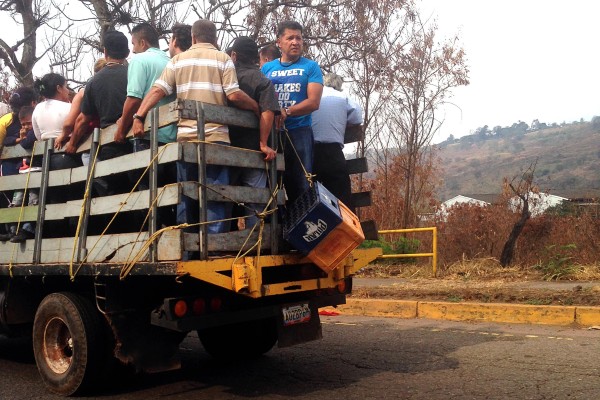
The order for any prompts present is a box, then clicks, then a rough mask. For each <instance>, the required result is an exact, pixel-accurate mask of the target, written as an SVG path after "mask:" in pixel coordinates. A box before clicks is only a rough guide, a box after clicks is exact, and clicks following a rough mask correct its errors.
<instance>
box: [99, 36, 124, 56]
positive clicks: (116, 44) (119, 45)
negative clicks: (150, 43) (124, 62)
mask: <svg viewBox="0 0 600 400" xmlns="http://www.w3.org/2000/svg"><path fill="white" fill-rule="evenodd" d="M103 43H104V49H105V50H106V54H107V55H108V56H109V57H111V58H115V59H118V60H120V59H123V58H126V57H127V56H128V55H129V41H128V40H127V37H125V35H124V34H123V33H122V32H119V31H108V32H106V33H105V34H104V40H103Z"/></svg>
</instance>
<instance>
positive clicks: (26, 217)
mask: <svg viewBox="0 0 600 400" xmlns="http://www.w3.org/2000/svg"><path fill="white" fill-rule="evenodd" d="M37 213H38V207H37V206H27V207H23V217H22V218H21V221H23V222H24V221H36V220H37ZM20 215H21V208H20V207H14V208H2V209H0V223H3V224H4V223H8V222H17V221H18V220H19V216H20Z"/></svg>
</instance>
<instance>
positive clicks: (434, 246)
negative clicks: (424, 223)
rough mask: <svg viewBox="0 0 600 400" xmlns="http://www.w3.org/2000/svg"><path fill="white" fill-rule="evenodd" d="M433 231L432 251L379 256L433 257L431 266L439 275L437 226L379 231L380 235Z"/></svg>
mask: <svg viewBox="0 0 600 400" xmlns="http://www.w3.org/2000/svg"><path fill="white" fill-rule="evenodd" d="M427 231H431V232H432V234H433V239H432V250H431V253H414V254H385V255H381V256H379V257H378V258H412V257H431V266H432V269H433V271H432V272H433V276H434V277H436V276H437V228H436V227H435V226H434V227H431V228H407V229H390V230H384V231H378V232H377V233H379V234H380V235H384V234H386V233H409V232H427Z"/></svg>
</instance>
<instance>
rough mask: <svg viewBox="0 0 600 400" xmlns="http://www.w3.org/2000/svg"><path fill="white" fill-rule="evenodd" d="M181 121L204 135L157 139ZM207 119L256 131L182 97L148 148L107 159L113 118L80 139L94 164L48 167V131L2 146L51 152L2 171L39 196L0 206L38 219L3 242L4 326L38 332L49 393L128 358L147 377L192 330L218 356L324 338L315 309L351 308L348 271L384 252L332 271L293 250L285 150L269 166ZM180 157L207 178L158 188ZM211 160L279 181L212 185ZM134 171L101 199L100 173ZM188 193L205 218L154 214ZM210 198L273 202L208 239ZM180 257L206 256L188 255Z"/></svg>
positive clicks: (162, 116) (236, 117)
mask: <svg viewBox="0 0 600 400" xmlns="http://www.w3.org/2000/svg"><path fill="white" fill-rule="evenodd" d="M180 118H185V119H195V120H197V123H198V127H199V129H198V140H197V141H194V142H185V143H179V142H176V143H169V144H167V145H164V146H160V147H159V146H158V143H157V141H156V132H157V129H158V128H159V127H162V126H167V125H169V124H177V122H178V121H179V119H180ZM207 121H210V122H216V123H222V124H225V125H237V126H241V127H257V126H258V120H257V118H256V117H255V116H254V115H253V114H252V113H249V112H247V111H241V110H237V109H233V108H228V107H222V106H215V105H211V104H203V103H200V102H193V101H176V102H173V103H170V104H168V105H165V106H162V107H160V108H159V109H154V110H153V111H152V112H151V114H150V118H147V121H146V123H145V129H146V130H147V131H148V132H149V134H150V138H151V146H150V149H148V150H145V151H140V152H136V153H133V154H129V155H127V156H123V157H118V158H115V159H111V160H105V161H98V160H97V157H96V156H97V154H98V148H99V146H101V145H105V144H108V143H111V142H112V140H113V139H112V138H113V134H114V131H115V129H116V126H114V125H113V126H109V127H107V128H105V129H102V130H100V129H96V130H94V132H93V134H91V135H90V136H89V137H88V138H87V139H86V140H85V142H83V143H82V144H81V145H80V146H79V148H78V150H77V152H78V154H79V153H83V152H89V153H90V163H89V165H88V166H81V167H77V168H72V169H63V170H50V161H49V160H50V157H51V155H52V154H53V153H54V152H55V150H54V148H53V147H54V146H53V143H52V140H46V141H38V142H36V144H35V146H34V148H33V149H32V150H30V151H26V150H25V149H23V148H21V147H20V146H13V147H5V148H4V149H3V151H2V155H1V158H2V159H3V160H4V159H20V158H30V157H31V158H32V159H41V160H42V167H41V171H38V172H29V173H27V174H19V175H13V176H4V177H1V178H0V189H1V190H2V191H3V192H5V193H11V192H12V191H14V190H23V191H25V198H27V192H30V191H32V190H35V191H38V192H39V196H38V197H39V202H38V204H37V205H31V206H28V205H26V204H27V202H26V201H24V205H22V206H21V207H12V208H2V209H0V223H3V224H18V225H19V226H20V225H21V224H23V223H25V222H35V223H36V234H35V237H34V238H33V239H29V240H26V241H25V242H23V243H11V242H9V241H7V242H1V243H0V334H2V335H5V336H8V337H19V336H26V337H31V340H32V344H33V351H34V357H35V362H36V365H37V368H38V370H39V373H40V376H41V379H42V381H43V382H44V384H45V386H46V387H47V388H48V390H50V391H51V392H54V393H56V394H59V395H63V396H70V395H74V394H80V393H84V392H90V391H93V390H94V388H95V387H97V385H99V384H102V385H103V386H106V385H109V384H110V379H111V377H112V376H113V375H114V374H115V371H120V370H121V368H125V366H126V368H128V369H130V370H133V371H138V372H139V371H144V372H160V371H165V370H170V369H174V368H178V367H179V366H180V363H179V360H178V358H177V354H178V348H179V344H180V342H181V341H182V340H183V338H185V337H186V335H188V334H189V333H190V332H193V331H196V332H197V335H198V337H199V339H200V341H201V343H202V345H203V347H204V349H205V350H206V351H207V352H208V353H209V354H210V355H212V356H214V357H217V358H224V359H233V358H241V357H256V356H259V355H262V354H264V353H266V352H268V351H269V350H271V349H272V348H273V347H274V346H275V344H277V345H278V346H280V347H285V346H292V345H295V344H298V343H303V342H307V341H311V340H316V339H319V338H321V337H322V331H321V323H320V319H319V312H318V310H319V308H320V307H325V306H337V305H339V304H344V303H345V301H346V296H347V295H348V294H349V293H351V291H352V275H353V274H354V273H355V272H356V271H357V270H358V269H360V268H362V267H363V266H365V265H366V264H368V263H369V262H371V261H372V260H374V259H375V258H377V257H378V256H379V254H380V251H379V250H378V249H355V250H354V251H352V252H351V253H350V254H349V255H348V256H346V257H345V258H344V259H343V261H342V262H340V263H339V265H337V267H335V268H333V269H331V270H323V269H321V268H319V267H318V266H317V265H315V264H314V263H313V262H311V261H310V260H309V259H308V258H307V257H306V255H305V254H302V253H300V252H297V251H294V250H293V249H290V248H289V245H287V244H286V242H285V241H284V240H283V239H282V223H281V220H282V213H281V210H280V209H281V207H282V206H283V205H284V203H285V196H284V191H283V190H279V189H278V188H279V186H278V185H277V184H276V182H277V177H278V174H280V173H281V171H282V170H283V169H284V167H285V166H284V164H283V160H282V157H279V156H278V157H277V159H276V160H275V161H274V162H269V163H267V162H265V161H264V160H263V156H262V154H261V153H259V152H255V151H249V150H245V149H240V148H235V147H231V146H220V145H216V144H211V143H207V142H205V141H204V124H205V122H207ZM271 136H272V137H271V140H272V144H273V146H275V141H276V135H274V134H273V135H271ZM349 140H353V139H349ZM177 162H187V163H192V164H194V165H196V166H197V167H198V172H199V178H198V182H177V181H173V182H169V183H167V184H164V185H163V186H159V185H158V181H159V179H158V178H159V177H158V174H159V170H160V168H167V167H169V166H170V167H174V166H175V163H177ZM210 164H218V165H227V166H230V167H235V168H268V170H269V177H270V187H269V188H264V189H260V188H248V187H239V186H229V185H210V184H206V176H205V168H206V165H210ZM359 164H361V165H363V167H352V168H351V169H353V172H356V171H357V170H358V169H360V168H363V169H364V165H365V164H364V163H363V162H362V161H360V160H359V161H358V162H355V163H354V164H353V165H359ZM357 168H358V169H357ZM132 173H134V174H137V175H136V176H147V182H148V184H147V187H145V188H144V189H145V190H141V189H140V188H137V189H136V188H131V187H126V188H123V189H124V190H122V193H117V194H114V195H109V196H104V197H94V195H93V194H92V190H91V188H92V186H93V182H94V180H96V179H99V178H100V179H101V178H107V177H119V176H124V175H125V174H132ZM143 179H146V178H143ZM78 187H79V188H82V187H85V190H78V189H77V190H76V189H75V188H78ZM52 191H54V193H56V191H61V192H63V193H69V194H70V196H69V199H68V200H65V201H64V202H61V203H56V202H52V201H51V200H52V196H48V193H50V192H52ZM79 192H80V193H79ZM182 196H188V197H191V198H193V199H194V200H197V204H198V212H199V221H200V222H199V223H198V224H186V225H168V226H165V225H164V224H162V225H159V224H161V218H159V217H158V216H159V215H161V213H164V212H172V210H173V208H174V207H176V205H177V204H178V203H179V202H180V201H181V199H182ZM367 197H368V194H367ZM361 198H362V199H364V198H365V194H364V193H363V194H358V195H357V199H358V200H357V201H358V202H360V199H361ZM208 201H221V202H222V201H224V202H228V203H233V204H241V205H243V204H244V203H259V204H266V205H267V206H266V207H265V210H264V212H263V213H261V214H260V215H259V217H260V218H259V221H260V222H259V223H258V224H257V225H256V226H254V227H247V228H246V229H242V230H238V231H232V232H228V233H222V234H207V230H206V228H207V225H206V223H207V222H209V221H207V215H206V205H207V202H208ZM363 202H364V200H363ZM359 205H360V204H359ZM140 216H142V217H143V218H141V220H142V223H141V224H140V225H139V226H138V225H136V224H134V222H135V221H139V220H140ZM115 221H117V223H115ZM57 223H63V224H67V223H70V226H71V229H70V230H69V234H68V235H67V236H64V235H62V236H61V234H60V231H54V230H53V229H54V228H53V226H56V224H57ZM371 230H372V228H371ZM184 252H193V254H195V255H196V257H192V258H193V259H190V260H184V257H183V254H185V253H184ZM215 254H217V255H215Z"/></svg>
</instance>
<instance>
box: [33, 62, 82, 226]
mask: <svg viewBox="0 0 600 400" xmlns="http://www.w3.org/2000/svg"><path fill="white" fill-rule="evenodd" d="M33 85H34V88H35V89H36V90H37V91H38V92H39V93H40V94H41V95H42V96H44V98H45V100H44V101H43V102H41V103H39V104H38V105H37V106H35V110H34V111H33V115H32V118H31V122H32V124H33V132H34V133H35V136H36V138H37V139H38V140H48V139H55V138H57V137H59V136H60V135H61V134H62V130H63V124H64V122H65V118H67V115H68V114H69V111H70V110H71V104H70V102H69V88H68V87H67V80H66V79H65V78H64V77H63V76H61V75H59V74H55V73H49V74H46V75H44V76H43V77H42V78H41V79H36V81H35V82H34V83H33ZM81 165H82V164H81V159H80V158H79V157H78V156H76V155H75V154H66V153H63V152H54V153H52V154H51V156H50V170H51V171H55V170H60V169H66V168H76V167H79V166H81ZM79 186H81V185H77V184H72V185H71V186H70V187H69V190H64V188H61V187H50V188H48V197H47V202H48V203H49V204H58V203H64V202H66V201H68V200H72V199H74V198H80V196H78V195H79V194H83V187H81V188H80V187H79ZM80 192H81V193H80ZM66 229H67V228H66V227H63V226H61V227H58V226H57V227H55V228H54V227H53V229H49V230H48V231H49V232H52V233H55V234H57V235H58V237H61V236H65V235H64V234H65V233H67V232H65V230H66ZM46 232H47V230H46V229H44V237H46V236H47V235H46Z"/></svg>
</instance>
